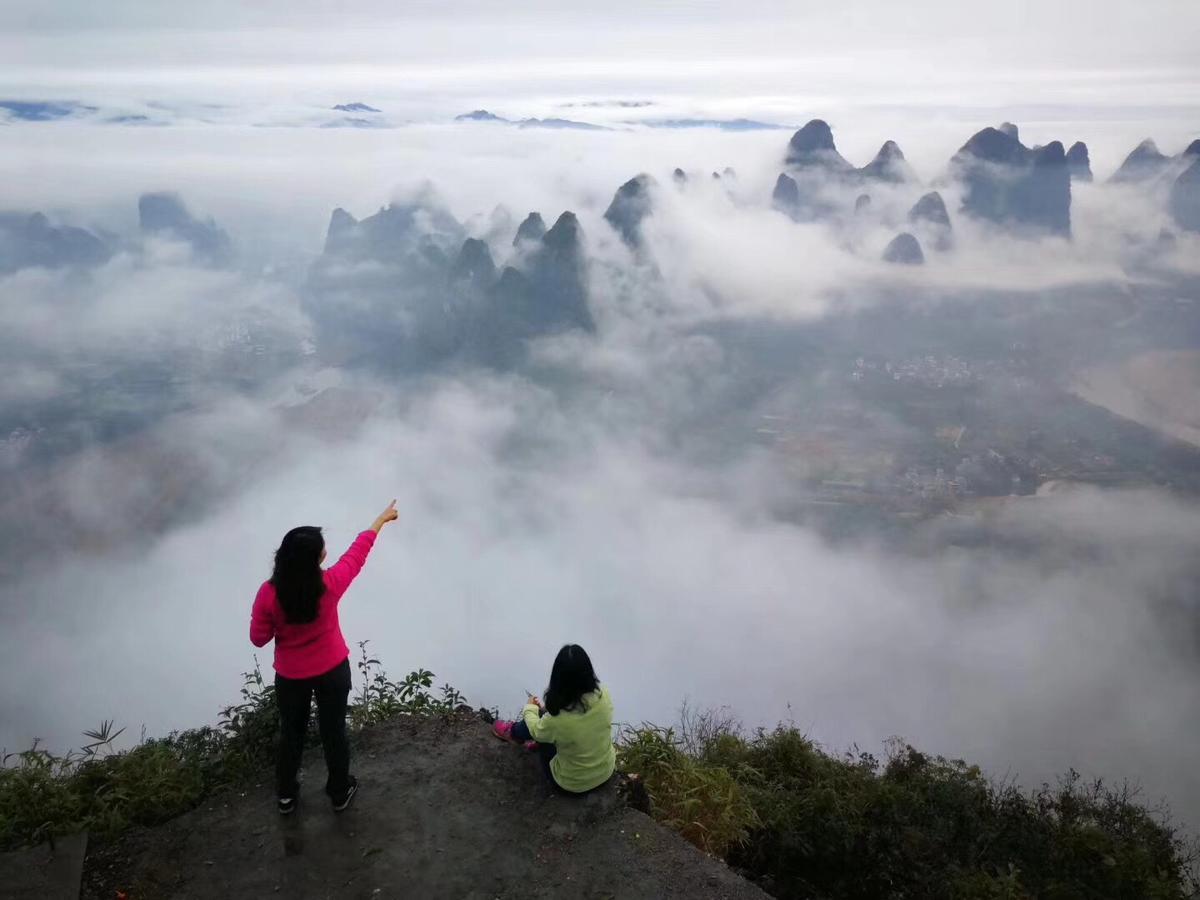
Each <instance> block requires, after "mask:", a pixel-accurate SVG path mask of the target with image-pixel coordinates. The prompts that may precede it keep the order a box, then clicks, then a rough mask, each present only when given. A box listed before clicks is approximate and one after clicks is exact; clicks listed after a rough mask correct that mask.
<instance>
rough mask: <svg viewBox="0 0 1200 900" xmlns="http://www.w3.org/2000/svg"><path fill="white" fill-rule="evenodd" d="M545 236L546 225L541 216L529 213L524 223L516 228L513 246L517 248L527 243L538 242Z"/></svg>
mask: <svg viewBox="0 0 1200 900" xmlns="http://www.w3.org/2000/svg"><path fill="white" fill-rule="evenodd" d="M545 234H546V223H545V222H544V221H543V220H542V214H541V213H539V212H531V213H530V214H529V215H527V216H526V217H525V221H523V222H522V223H521V224H520V225H518V226H517V234H516V237H514V238H513V246H514V247H517V246H519V245H521V244H522V243H525V242H527V241H528V242H531V243H532V242H534V241H540V240H541V239H542V237H543V236H544V235H545Z"/></svg>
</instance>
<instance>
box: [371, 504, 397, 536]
mask: <svg viewBox="0 0 1200 900" xmlns="http://www.w3.org/2000/svg"><path fill="white" fill-rule="evenodd" d="M398 518H400V513H398V512H396V501H395V500H393V501H392V502H391V503H389V504H388V505H387V509H385V510H384V511H383V512H381V513H380V514H379V516H378V517H377V518H376V519H375V523H374V524H373V525H372V526H371V530H373V531H374V532H375V533H376V534H378V533H379V531H380V529H382V528H383V526H384V525H386V524H387V523H388V522H395V521H396V520H397V519H398Z"/></svg>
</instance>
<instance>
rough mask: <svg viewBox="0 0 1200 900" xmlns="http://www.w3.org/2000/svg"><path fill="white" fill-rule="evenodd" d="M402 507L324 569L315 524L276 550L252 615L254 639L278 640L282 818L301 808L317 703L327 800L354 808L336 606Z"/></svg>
mask: <svg viewBox="0 0 1200 900" xmlns="http://www.w3.org/2000/svg"><path fill="white" fill-rule="evenodd" d="M396 517H397V513H396V501H395V500H393V501H392V502H391V503H390V504H388V508H387V509H385V510H384V511H383V512H382V513H380V514H379V517H378V518H377V519H376V520H375V521H374V522H373V523H372V525H371V527H370V528H368V529H367V530H366V531H364V532H362V533H361V534H360V535H359V536H358V537H356V538H355V539H354V543H352V544H351V545H350V549H348V550H347V551H346V552H345V553H343V554H342V558H341V559H339V560H338V561H337V562H336V563H334V564H333V565H332V566H330V567H329V568H328V569H322V568H321V563H323V562H324V561H325V538H324V537H323V536H322V535H321V529H320V528H317V527H315V526H312V525H301V526H300V527H299V528H293V529H292V530H291V531H289V532H288V533H287V534H285V535H284V536H283V541H282V543H280V545H279V549H278V550H276V551H275V571H274V572H273V573H272V574H271V578H270V580H268V581H266V582H264V583H263V586H262V587H260V588H259V589H258V596H256V597H255V598H254V609H253V611H252V612H251V614H250V640H251V642H252V643H253V644H254V646H255V647H263V646H265V645H266V644H267V642H268V641H270V640H271V639H272V638H274V640H275V699H276V700H277V701H278V703H279V731H280V734H279V754H278V757H277V758H276V766H275V789H276V792H277V796H278V797H279V812H280V813H282V814H283V815H287V814H288V813H290V812H291V811H292V810H294V809H295V808H296V798H297V796H298V795H299V788H300V785H299V784H298V783H297V781H296V773H297V772H298V771H299V769H300V757H301V754H302V753H303V752H304V735H305V733H306V732H307V731H308V714H309V709H310V708H311V706H312V698H313V696H314V695H315V696H316V698H317V724H318V726H319V729H320V732H321V745H322V747H323V748H324V750H325V766H326V768H327V769H328V770H329V778H328V779H327V780H326V782H325V793H326V794H328V795H329V799H330V800H332V801H333V808H334V811H335V812H341V811H342V810H343V809H345V808H346V807H347V806H349V805H350V801H351V800H352V799H353V798H354V794H355V793H356V792H357V790H358V780H357V779H356V778H355V777H354V776H353V775H351V774H350V745H349V742H348V741H347V740H346V703H347V700H348V698H349V696H350V648H349V647H348V646H347V645H346V639H345V638H344V637H342V628H341V625H340V624H339V623H338V604H339V603H340V602H341V599H342V595H343V594H344V593H346V588H348V587H350V582H352V581H353V580H354V577H355V576H356V575H357V574H358V573H359V571H360V570H361V569H362V567H363V563H365V562H366V561H367V554H369V553H370V552H371V548H372V547H373V546H374V545H375V537H376V536H377V535H378V534H379V532H380V531H381V530H382V529H383V526H384V525H386V524H387V523H388V522H392V521H395V519H396Z"/></svg>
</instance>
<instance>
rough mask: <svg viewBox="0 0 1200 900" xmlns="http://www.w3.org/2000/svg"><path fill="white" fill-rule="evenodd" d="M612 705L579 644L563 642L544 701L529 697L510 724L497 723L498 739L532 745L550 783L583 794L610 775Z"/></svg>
mask: <svg viewBox="0 0 1200 900" xmlns="http://www.w3.org/2000/svg"><path fill="white" fill-rule="evenodd" d="M612 720H613V704H612V698H611V697H610V696H609V693H608V690H607V689H606V688H605V687H604V686H603V685H601V684H600V682H599V680H597V678H596V672H595V670H594V669H593V668H592V661H591V660H590V659H588V655H587V653H585V652H584V649H583V648H582V647H580V646H579V645H578V644H567V645H566V646H565V647H563V648H562V649H561V650H560V651H558V656H557V657H556V658H555V660H554V668H552V669H551V670H550V686H549V687H547V688H546V703H545V705H544V706H543V705H542V702H541V701H540V700H539V699H538V698H537V697H530V698H529V702H528V703H527V704H526V705H525V709H524V710H523V711H522V713H521V718H520V719H518V720H517V721H515V722H505V721H500V720H498V721H497V722H496V724H495V725H493V726H492V729H493V731H494V732H495V734H496V736H497V737H498V738H501V739H502V740H506V741H513V742H514V743H521V744H525V743H527V742H530V741H536V742H537V750H538V755H539V756H540V757H541V761H542V768H543V770H544V771H545V772H546V775H547V777H549V779H550V782H551V784H553V785H554V786H555V787H557V788H559V789H560V790H562V791H565V792H566V793H569V794H586V793H587V792H588V791H591V790H593V789H594V788H598V787H600V785H602V784H604V783H605V782H606V781H608V779H609V778H610V777H611V776H612V773H613V768H614V767H615V766H616V751H615V750H614V749H613V742H612Z"/></svg>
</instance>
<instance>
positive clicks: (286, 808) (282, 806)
mask: <svg viewBox="0 0 1200 900" xmlns="http://www.w3.org/2000/svg"><path fill="white" fill-rule="evenodd" d="M295 810H296V798H295V797H280V798H279V814H280V815H281V816H289V815H291V814H292V813H293V812H295Z"/></svg>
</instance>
